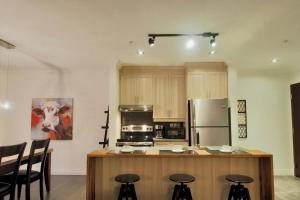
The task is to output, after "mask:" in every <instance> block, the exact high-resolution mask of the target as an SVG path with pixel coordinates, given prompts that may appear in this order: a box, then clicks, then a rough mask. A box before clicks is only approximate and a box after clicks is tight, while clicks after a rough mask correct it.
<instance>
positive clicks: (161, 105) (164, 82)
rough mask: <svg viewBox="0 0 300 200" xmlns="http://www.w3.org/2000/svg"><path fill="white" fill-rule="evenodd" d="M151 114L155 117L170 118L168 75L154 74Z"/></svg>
mask: <svg viewBox="0 0 300 200" xmlns="http://www.w3.org/2000/svg"><path fill="white" fill-rule="evenodd" d="M153 92H154V95H153V96H154V101H153V109H154V110H153V111H154V112H153V115H154V118H155V119H163V118H170V117H171V116H170V112H169V103H170V98H169V76H168V75H155V76H154V91H153Z"/></svg>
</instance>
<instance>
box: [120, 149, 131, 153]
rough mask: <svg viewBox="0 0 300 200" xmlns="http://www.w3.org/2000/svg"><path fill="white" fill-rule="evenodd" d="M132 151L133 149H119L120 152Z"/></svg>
mask: <svg viewBox="0 0 300 200" xmlns="http://www.w3.org/2000/svg"><path fill="white" fill-rule="evenodd" d="M133 151H134V150H133V149H120V152H122V153H131V152H133Z"/></svg>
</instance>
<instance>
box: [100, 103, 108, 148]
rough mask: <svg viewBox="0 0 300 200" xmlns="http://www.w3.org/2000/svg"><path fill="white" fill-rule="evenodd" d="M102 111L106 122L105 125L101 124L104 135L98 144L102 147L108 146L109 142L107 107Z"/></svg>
mask: <svg viewBox="0 0 300 200" xmlns="http://www.w3.org/2000/svg"><path fill="white" fill-rule="evenodd" d="M104 113H105V114H106V115H107V116H106V124H105V126H101V128H102V129H104V130H105V131H104V137H103V142H99V144H102V145H103V148H105V147H106V146H108V144H109V138H108V129H109V107H108V108H107V110H105V111H104Z"/></svg>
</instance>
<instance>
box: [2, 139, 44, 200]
mask: <svg viewBox="0 0 300 200" xmlns="http://www.w3.org/2000/svg"><path fill="white" fill-rule="evenodd" d="M49 143H50V140H49V139H47V140H34V141H32V143H31V148H30V153H29V158H28V163H27V169H26V170H19V173H18V176H17V185H18V199H20V198H21V192H22V185H25V189H26V192H25V194H26V195H25V196H26V198H25V199H26V200H30V184H31V183H33V182H35V181H38V180H39V181H40V199H41V200H43V199H44V187H43V186H44V168H45V162H46V156H47V151H48V147H49ZM36 164H40V170H39V171H35V170H32V166H33V165H36ZM1 178H2V179H5V180H8V179H9V176H7V175H6V178H4V177H3V176H2V177H1V176H0V180H1ZM0 200H1V199H0Z"/></svg>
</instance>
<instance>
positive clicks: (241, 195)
mask: <svg viewBox="0 0 300 200" xmlns="http://www.w3.org/2000/svg"><path fill="white" fill-rule="evenodd" d="M225 178H226V180H227V181H229V182H232V183H236V184H237V185H236V184H233V185H231V187H230V191H229V195H228V200H231V199H232V198H233V199H234V200H235V199H243V200H251V198H250V194H249V190H248V188H246V187H244V185H243V183H252V182H253V181H254V180H253V178H251V177H249V176H244V175H238V174H232V175H228V176H226V177H225Z"/></svg>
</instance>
